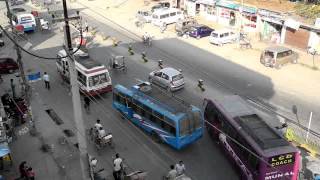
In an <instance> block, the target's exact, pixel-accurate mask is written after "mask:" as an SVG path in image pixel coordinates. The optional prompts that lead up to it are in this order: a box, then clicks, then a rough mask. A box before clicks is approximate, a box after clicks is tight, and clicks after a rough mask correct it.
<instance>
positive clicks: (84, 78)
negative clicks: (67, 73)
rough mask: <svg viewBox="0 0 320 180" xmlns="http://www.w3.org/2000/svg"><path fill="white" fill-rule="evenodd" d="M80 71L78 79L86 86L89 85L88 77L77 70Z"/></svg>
mask: <svg viewBox="0 0 320 180" xmlns="http://www.w3.org/2000/svg"><path fill="white" fill-rule="evenodd" d="M77 72H78V81H79V82H80V83H81V84H82V85H84V86H87V77H86V76H85V75H83V74H82V73H81V72H79V71H77Z"/></svg>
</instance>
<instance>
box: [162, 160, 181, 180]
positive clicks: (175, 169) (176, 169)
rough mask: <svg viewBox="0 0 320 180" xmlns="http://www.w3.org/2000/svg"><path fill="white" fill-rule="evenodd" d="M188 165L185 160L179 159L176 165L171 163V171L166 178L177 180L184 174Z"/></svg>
mask: <svg viewBox="0 0 320 180" xmlns="http://www.w3.org/2000/svg"><path fill="white" fill-rule="evenodd" d="M185 171H186V167H185V165H184V163H183V161H179V162H178V163H177V164H176V165H170V171H169V172H168V174H167V176H166V179H167V180H175V179H176V178H177V177H179V176H181V175H184V174H185Z"/></svg>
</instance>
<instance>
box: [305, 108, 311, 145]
mask: <svg viewBox="0 0 320 180" xmlns="http://www.w3.org/2000/svg"><path fill="white" fill-rule="evenodd" d="M311 120H312V112H310V116H309V125H308V132H307V137H306V142H308V138H309V131H310V126H311Z"/></svg>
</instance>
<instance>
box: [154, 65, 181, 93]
mask: <svg viewBox="0 0 320 180" xmlns="http://www.w3.org/2000/svg"><path fill="white" fill-rule="evenodd" d="M149 81H150V83H154V84H157V85H159V86H161V87H163V88H166V89H167V90H168V91H175V90H178V89H181V88H183V87H184V79H183V75H182V73H181V72H180V71H178V70H176V69H174V68H171V67H166V68H163V69H161V70H157V71H152V72H151V73H150V74H149Z"/></svg>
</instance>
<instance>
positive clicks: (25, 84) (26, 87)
mask: <svg viewBox="0 0 320 180" xmlns="http://www.w3.org/2000/svg"><path fill="white" fill-rule="evenodd" d="M5 2H6V7H7V15H8V16H9V21H10V25H11V31H12V32H14V30H15V29H14V28H15V27H14V25H13V22H12V14H11V11H10V6H9V2H8V0H5ZM13 39H14V40H15V36H13ZM14 47H15V49H16V53H17V63H18V65H19V70H20V77H21V78H22V87H23V88H22V89H23V91H24V92H23V93H24V95H25V96H24V97H25V100H26V103H27V107H28V116H29V118H30V120H31V121H32V114H31V106H30V99H29V93H28V92H29V85H28V81H27V79H26V76H25V74H24V68H23V62H22V55H21V50H20V48H19V47H18V46H17V45H16V44H15V43H14ZM33 126H34V124H33Z"/></svg>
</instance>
